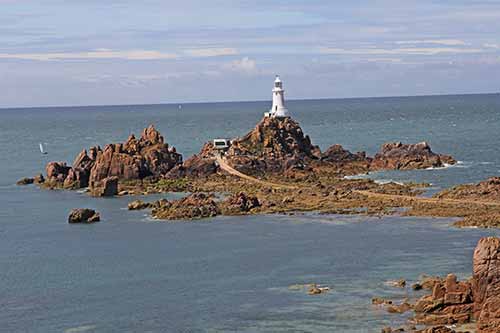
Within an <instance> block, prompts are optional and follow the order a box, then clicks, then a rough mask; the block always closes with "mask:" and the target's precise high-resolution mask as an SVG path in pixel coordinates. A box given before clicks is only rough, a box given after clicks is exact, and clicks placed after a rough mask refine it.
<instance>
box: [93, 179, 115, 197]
mask: <svg viewBox="0 0 500 333" xmlns="http://www.w3.org/2000/svg"><path fill="white" fill-rule="evenodd" d="M91 194H92V195H93V196H95V197H112V196H114V195H117V194H118V177H108V178H104V179H103V180H101V181H99V182H93V183H91Z"/></svg>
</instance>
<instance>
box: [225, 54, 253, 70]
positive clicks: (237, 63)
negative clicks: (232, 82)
mask: <svg viewBox="0 0 500 333" xmlns="http://www.w3.org/2000/svg"><path fill="white" fill-rule="evenodd" d="M223 67H224V69H226V70H232V71H236V72H242V73H246V74H253V73H256V72H257V63H256V62H255V60H253V59H250V58H248V57H244V58H242V59H240V60H234V61H231V62H230V63H228V64H225V65H224V66H223Z"/></svg>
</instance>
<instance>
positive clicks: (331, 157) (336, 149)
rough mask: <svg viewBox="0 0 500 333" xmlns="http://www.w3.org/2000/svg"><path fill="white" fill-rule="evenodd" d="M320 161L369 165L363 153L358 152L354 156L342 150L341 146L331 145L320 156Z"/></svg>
mask: <svg viewBox="0 0 500 333" xmlns="http://www.w3.org/2000/svg"><path fill="white" fill-rule="evenodd" d="M321 161H323V162H331V163H353V162H366V163H369V162H370V159H369V158H367V156H366V153H365V152H358V153H356V154H353V153H351V152H350V151H348V150H346V149H344V147H342V146H341V145H338V144H336V145H333V146H331V147H330V148H328V149H327V150H326V151H325V152H324V153H322V154H321Z"/></svg>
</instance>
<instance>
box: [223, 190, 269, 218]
mask: <svg viewBox="0 0 500 333" xmlns="http://www.w3.org/2000/svg"><path fill="white" fill-rule="evenodd" d="M222 205H223V212H224V215H238V214H242V213H247V212H249V211H251V210H252V209H254V208H257V207H260V206H261V203H260V201H259V199H258V198H257V197H255V196H249V195H247V194H246V193H244V192H240V193H236V194H233V195H231V196H230V197H229V198H227V199H226V200H225V201H224V202H223V204H222Z"/></svg>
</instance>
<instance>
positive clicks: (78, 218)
mask: <svg viewBox="0 0 500 333" xmlns="http://www.w3.org/2000/svg"><path fill="white" fill-rule="evenodd" d="M100 220H101V216H100V215H99V213H97V212H96V211H95V210H93V209H88V208H78V209H73V210H72V211H71V212H70V214H69V216H68V223H94V222H99V221H100Z"/></svg>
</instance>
